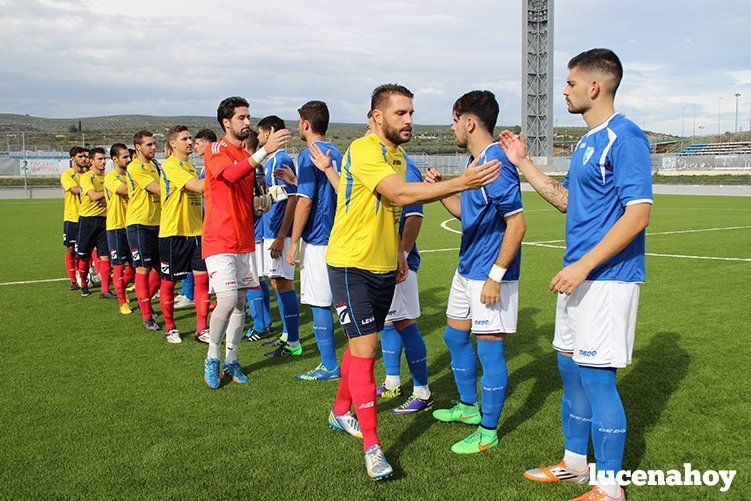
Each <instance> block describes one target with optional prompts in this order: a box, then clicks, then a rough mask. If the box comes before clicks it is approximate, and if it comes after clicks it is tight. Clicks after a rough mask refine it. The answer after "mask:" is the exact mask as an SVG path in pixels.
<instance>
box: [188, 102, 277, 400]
mask: <svg viewBox="0 0 751 501" xmlns="http://www.w3.org/2000/svg"><path fill="white" fill-rule="evenodd" d="M217 121H218V122H219V124H220V125H221V126H222V128H223V129H224V133H225V135H224V137H223V138H222V139H220V140H219V141H217V142H215V143H212V145H211V148H207V149H206V152H205V154H204V159H205V163H206V185H205V200H206V215H205V218H204V225H203V228H204V230H203V238H202V242H201V244H202V254H203V258H204V259H205V260H206V268H207V270H208V273H209V277H210V281H211V287H212V289H213V290H214V292H215V293H216V299H217V304H216V308H215V309H214V313H213V314H212V316H211V325H210V326H209V332H210V341H209V349H208V354H207V356H206V360H205V361H204V380H205V381H206V384H207V385H208V386H209V388H218V387H219V386H220V384H221V380H220V374H219V356H220V351H221V344H222V341H223V340H224V338H225V337H226V339H227V343H226V351H225V360H224V368H223V373H225V374H227V375H228V376H229V377H230V378H231V379H232V380H233V381H235V382H236V383H246V382H247V381H248V377H247V376H246V375H245V374H244V373H243V371H242V368H241V367H240V364H239V363H238V362H237V349H238V347H239V343H240V338H241V337H242V333H243V323H244V309H245V291H246V289H248V288H250V287H257V286H258V277H257V272H256V271H255V259H254V257H253V252H254V250H255V246H254V238H253V226H252V225H251V224H249V222H250V220H251V218H252V217H253V202H252V197H253V184H254V175H255V170H256V167H258V165H259V164H260V163H261V162H262V161H263V160H264V158H265V157H266V155H267V154H268V153H274V152H275V151H276V150H277V149H278V148H279V147H280V146H281V145H282V144H283V143H284V142H285V141H287V139H289V131H287V130H284V129H282V130H275V131H272V132H271V134H270V135H269V137H268V139H267V141H266V145H265V146H263V147H261V148H260V149H259V150H258V151H256V152H255V153H254V154H253V155H252V156H251V155H250V154H249V153H248V152H247V151H245V149H244V148H243V141H245V140H246V139H247V138H248V136H249V134H250V112H249V110H248V101H246V100H245V99H243V98H241V97H229V98H226V99H225V100H223V101H222V102H221V103H220V104H219V107H218V109H217Z"/></svg>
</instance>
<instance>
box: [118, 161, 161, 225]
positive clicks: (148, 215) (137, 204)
mask: <svg viewBox="0 0 751 501" xmlns="http://www.w3.org/2000/svg"><path fill="white" fill-rule="evenodd" d="M127 175H128V212H127V214H126V215H125V224H126V226H130V225H132V224H144V225H147V226H159V212H160V211H159V195H155V194H153V193H150V192H149V191H148V190H146V187H147V186H148V185H149V184H151V182H152V181H156V182H157V183H158V182H159V171H157V168H156V165H154V163H153V162H149V163H147V164H144V163H142V162H141V161H140V160H138V159H135V160H133V161H132V162H131V163H129V164H128V168H127Z"/></svg>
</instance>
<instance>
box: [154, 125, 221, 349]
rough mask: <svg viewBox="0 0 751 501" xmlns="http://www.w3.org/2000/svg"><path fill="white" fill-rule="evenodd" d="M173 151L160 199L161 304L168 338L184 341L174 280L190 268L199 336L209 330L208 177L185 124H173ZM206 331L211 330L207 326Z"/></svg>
mask: <svg viewBox="0 0 751 501" xmlns="http://www.w3.org/2000/svg"><path fill="white" fill-rule="evenodd" d="M167 144H169V146H170V152H171V154H170V156H169V157H168V158H167V159H166V160H165V161H164V162H163V163H162V166H161V173H160V177H159V191H160V202H161V206H162V211H161V216H160V219H159V259H160V271H161V273H162V284H161V287H160V289H159V304H160V305H161V307H162V315H164V330H165V332H166V334H167V342H169V343H173V344H174V343H181V342H182V338H181V337H180V331H179V330H178V329H177V326H176V325H175V318H174V300H175V284H176V282H177V281H178V280H181V279H183V278H184V277H185V276H187V275H188V274H189V273H191V274H192V275H193V280H194V282H195V289H196V320H197V322H196V338H199V337H200V336H201V335H203V336H204V337H206V336H208V331H207V327H206V318H207V317H208V314H209V276H208V275H207V274H206V263H205V261H204V260H203V258H202V257H201V229H202V225H203V221H202V214H201V194H202V193H203V189H204V181H203V180H202V179H199V178H198V172H197V171H196V169H195V167H193V164H192V163H190V161H189V160H188V157H189V156H190V154H191V153H192V152H193V138H192V137H191V136H190V130H188V127H186V126H185V125H174V126H172V127H170V129H169V130H168V131H167ZM204 331H206V332H204Z"/></svg>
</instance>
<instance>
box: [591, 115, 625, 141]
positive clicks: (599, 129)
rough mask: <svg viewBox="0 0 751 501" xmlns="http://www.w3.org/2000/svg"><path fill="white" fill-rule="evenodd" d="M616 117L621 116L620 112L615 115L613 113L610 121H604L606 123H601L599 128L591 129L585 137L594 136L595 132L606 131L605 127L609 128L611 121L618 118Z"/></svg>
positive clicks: (609, 118)
mask: <svg viewBox="0 0 751 501" xmlns="http://www.w3.org/2000/svg"><path fill="white" fill-rule="evenodd" d="M616 115H620V113H618V112H617V111H616V112H615V113H613V114H612V115H610V117H608V119H607V120H605V121H604V122H602V123H601V124H600V125H598V126H597V127H595V128H593V129H591V130H590V131H589V132H587V133H586V134H584V137H587V136H589V135H590V134H594V133H595V132H599V131H601V130H602V129H604V128H605V127H607V126H608V124H609V123H610V121H611V120H612V119H613V118H615V116H616Z"/></svg>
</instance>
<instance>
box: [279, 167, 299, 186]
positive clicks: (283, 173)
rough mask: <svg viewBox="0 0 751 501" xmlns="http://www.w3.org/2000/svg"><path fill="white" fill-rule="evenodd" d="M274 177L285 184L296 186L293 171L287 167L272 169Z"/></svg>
mask: <svg viewBox="0 0 751 501" xmlns="http://www.w3.org/2000/svg"><path fill="white" fill-rule="evenodd" d="M274 177H275V178H277V179H281V180H282V181H284V182H285V183H287V184H291V185H293V186H297V176H296V175H295V171H293V170H292V169H290V168H289V166H288V165H282V166H281V168H279V169H274Z"/></svg>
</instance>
